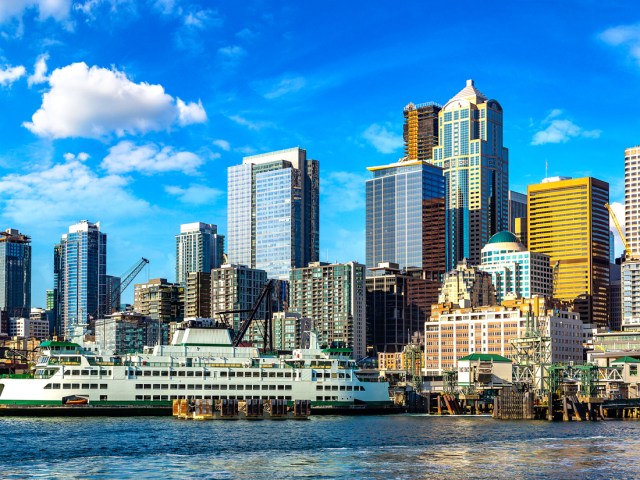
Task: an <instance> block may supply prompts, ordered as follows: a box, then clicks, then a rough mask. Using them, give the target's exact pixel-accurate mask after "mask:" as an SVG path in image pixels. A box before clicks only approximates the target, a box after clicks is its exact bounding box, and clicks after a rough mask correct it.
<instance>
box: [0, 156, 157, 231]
mask: <svg viewBox="0 0 640 480" xmlns="http://www.w3.org/2000/svg"><path fill="white" fill-rule="evenodd" d="M85 155H86V154H85ZM65 157H66V162H64V163H59V164H55V165H53V166H51V167H48V168H45V169H41V170H38V171H34V172H30V173H27V174H10V175H6V176H4V177H0V202H4V204H5V208H4V209H3V211H4V217H6V218H8V219H10V220H12V221H14V222H15V223H16V224H19V223H21V222H23V221H24V219H25V218H29V221H30V222H31V223H32V224H33V225H37V224H42V225H48V226H50V225H52V224H57V223H60V221H70V220H74V219H75V220H77V219H78V218H87V217H94V218H116V217H123V218H124V217H131V216H136V215H140V214H143V213H146V212H148V210H149V209H150V206H149V204H148V203H147V202H146V201H144V200H142V199H139V198H136V197H135V196H134V195H132V194H131V193H129V192H128V191H127V188H126V187H127V185H128V183H129V180H128V179H127V178H125V177H121V176H117V175H106V176H100V175H97V174H96V173H95V172H93V171H92V170H91V169H90V168H89V166H88V165H87V164H86V163H84V162H83V161H82V160H81V159H80V157H84V155H83V154H82V153H81V154H78V155H77V156H76V155H73V154H70V155H65Z"/></svg>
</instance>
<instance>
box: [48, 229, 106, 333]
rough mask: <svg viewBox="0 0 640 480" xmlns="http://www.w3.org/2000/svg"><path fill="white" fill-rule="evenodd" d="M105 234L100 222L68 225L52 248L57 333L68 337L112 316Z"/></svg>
mask: <svg viewBox="0 0 640 480" xmlns="http://www.w3.org/2000/svg"><path fill="white" fill-rule="evenodd" d="M106 271H107V235H106V234H105V233H102V232H101V231H100V222H97V223H91V222H88V221H87V220H82V221H81V222H80V223H77V224H75V225H71V226H70V227H69V233H65V234H64V235H62V239H61V241H60V243H59V244H58V245H56V246H55V247H54V281H55V283H56V286H55V289H54V290H57V300H58V308H57V311H58V322H57V323H58V325H57V332H58V334H62V335H64V336H65V337H67V338H70V337H71V336H72V335H73V334H74V330H75V327H76V326H82V327H83V328H84V329H85V330H86V327H87V326H88V325H91V324H93V322H94V320H95V319H97V318H104V315H105V313H111V311H110V309H108V306H107V301H108V300H107V278H106V277H107V274H106Z"/></svg>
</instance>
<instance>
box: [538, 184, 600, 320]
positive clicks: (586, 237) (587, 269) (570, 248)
mask: <svg viewBox="0 0 640 480" xmlns="http://www.w3.org/2000/svg"><path fill="white" fill-rule="evenodd" d="M528 194H529V203H528V216H527V217H528V228H527V230H528V240H529V241H528V247H529V250H531V251H534V252H538V253H544V254H546V255H549V257H550V261H551V267H553V268H554V297H555V298H558V299H560V300H563V301H570V302H573V304H574V309H575V311H577V312H578V313H580V318H581V319H582V321H583V322H584V323H595V324H597V325H598V326H606V325H607V324H608V317H609V314H608V308H607V305H608V295H609V215H608V212H607V209H606V207H605V206H604V205H605V203H607V202H608V201H609V184H608V183H606V182H603V181H601V180H597V179H595V178H591V177H586V178H578V179H570V178H564V177H553V178H547V179H545V180H543V181H542V183H539V184H535V185H529V188H528Z"/></svg>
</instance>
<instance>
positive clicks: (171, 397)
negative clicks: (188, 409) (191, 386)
mask: <svg viewBox="0 0 640 480" xmlns="http://www.w3.org/2000/svg"><path fill="white" fill-rule="evenodd" d="M169 398H170V399H171V400H177V399H178V396H177V395H171V396H170V397H169Z"/></svg>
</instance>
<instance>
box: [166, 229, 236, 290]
mask: <svg viewBox="0 0 640 480" xmlns="http://www.w3.org/2000/svg"><path fill="white" fill-rule="evenodd" d="M223 251H224V236H223V235H218V227H217V226H215V225H212V224H210V223H202V222H195V223H185V224H182V225H180V233H179V234H178V235H176V283H179V284H180V285H181V286H183V287H186V285H187V274H189V272H210V271H211V269H212V268H218V267H219V266H220V265H222V263H223V261H222V255H223Z"/></svg>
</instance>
